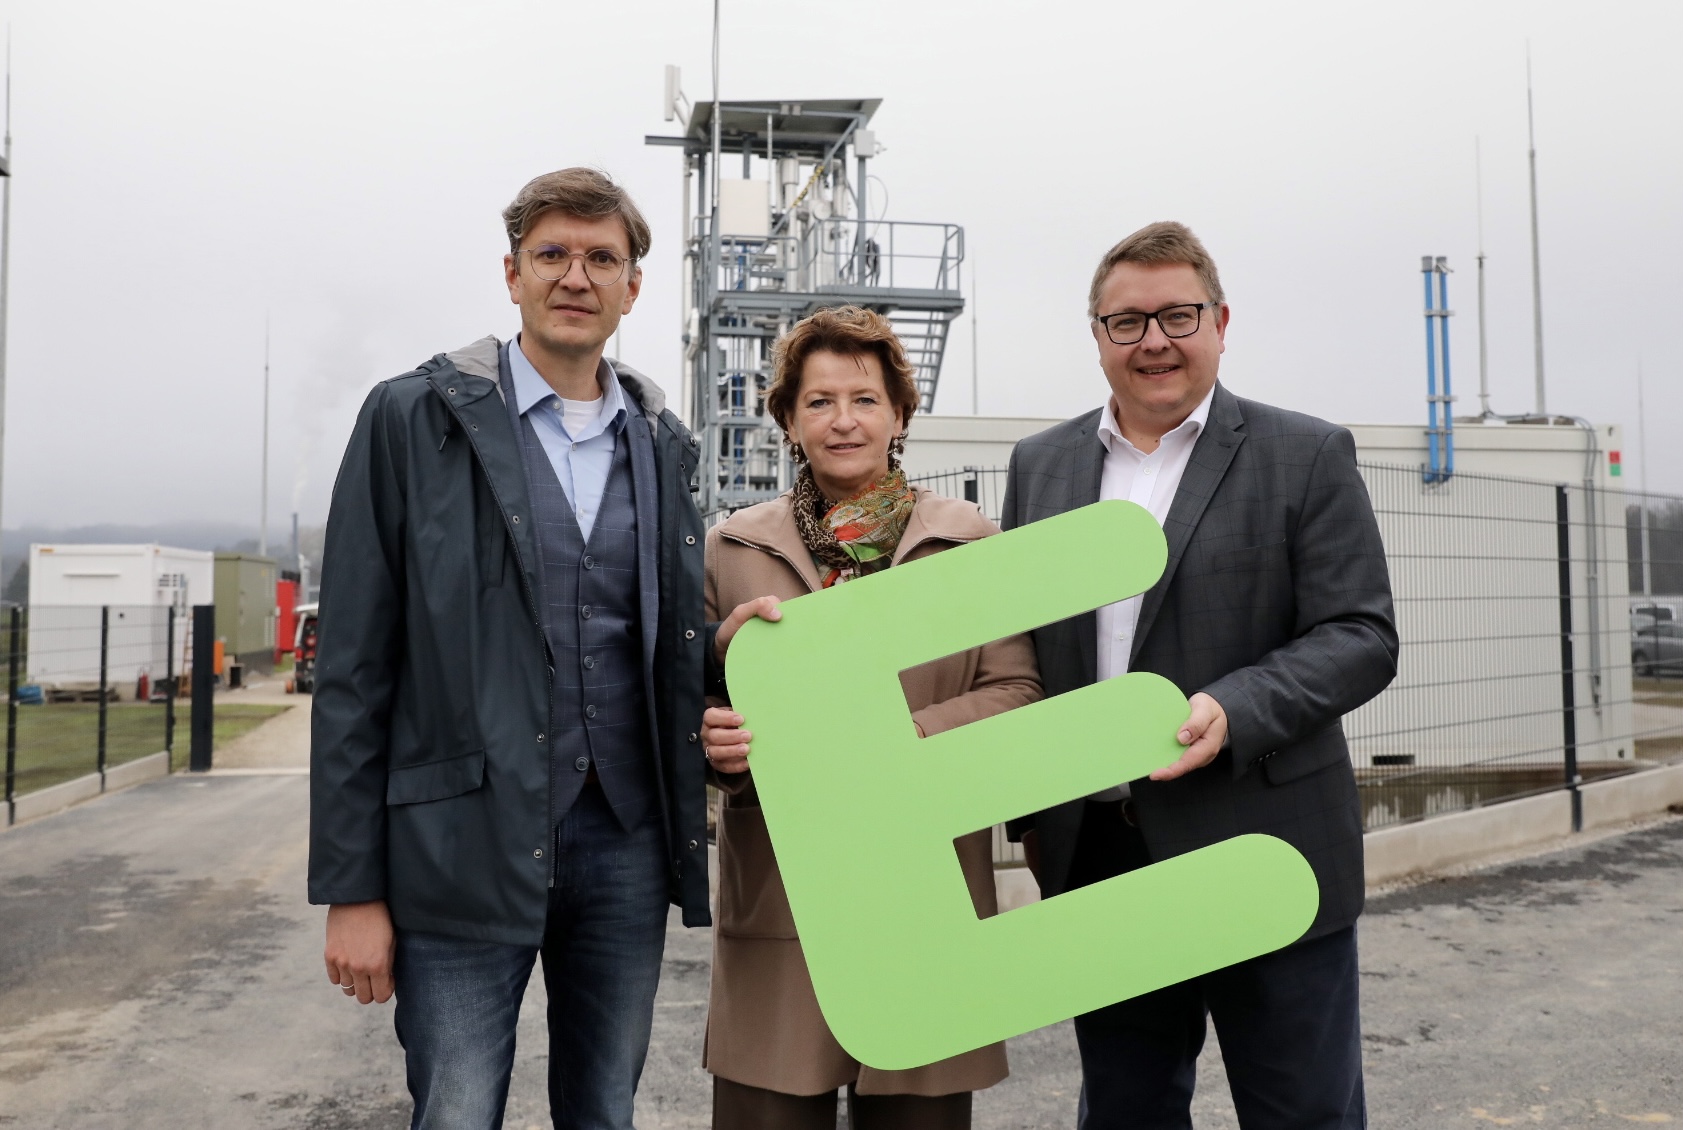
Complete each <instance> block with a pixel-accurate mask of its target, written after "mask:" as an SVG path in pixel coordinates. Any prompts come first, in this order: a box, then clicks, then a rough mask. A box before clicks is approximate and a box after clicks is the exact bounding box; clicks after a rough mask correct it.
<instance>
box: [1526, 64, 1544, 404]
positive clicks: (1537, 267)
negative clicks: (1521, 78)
mask: <svg viewBox="0 0 1683 1130" xmlns="http://www.w3.org/2000/svg"><path fill="white" fill-rule="evenodd" d="M1525 133H1526V138H1527V139H1528V141H1529V143H1530V153H1531V348H1532V354H1533V356H1534V357H1535V358H1536V362H1537V415H1539V416H1547V415H1548V411H1549V410H1548V400H1547V397H1546V396H1545V395H1544V387H1543V265H1542V258H1541V253H1540V252H1539V251H1538V249H1537V128H1536V124H1535V122H1534V120H1533V116H1532V112H1531V44H1530V43H1527V44H1526V45H1525Z"/></svg>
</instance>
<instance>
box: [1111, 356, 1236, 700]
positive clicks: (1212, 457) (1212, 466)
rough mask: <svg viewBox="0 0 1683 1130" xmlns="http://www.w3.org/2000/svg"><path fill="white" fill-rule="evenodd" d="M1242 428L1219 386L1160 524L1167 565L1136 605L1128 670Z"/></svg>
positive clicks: (1233, 402) (1229, 397)
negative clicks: (1165, 548) (1161, 525)
mask: <svg viewBox="0 0 1683 1130" xmlns="http://www.w3.org/2000/svg"><path fill="white" fill-rule="evenodd" d="M1244 425H1245V417H1244V415H1243V414H1242V413H1240V411H1239V404H1238V401H1237V399H1236V398H1235V397H1234V396H1233V394H1232V393H1230V392H1228V391H1227V389H1226V388H1224V387H1222V385H1220V384H1219V383H1218V384H1217V385H1216V387H1215V396H1214V397H1213V398H1212V399H1211V401H1210V416H1209V420H1208V421H1207V422H1206V423H1205V425H1204V431H1203V434H1201V435H1200V436H1199V437H1198V442H1197V443H1196V444H1194V445H1193V448H1192V457H1191V458H1190V459H1189V460H1188V461H1187V464H1186V472H1185V473H1184V474H1183V475H1181V478H1180V489H1178V490H1177V491H1175V500H1174V502H1173V503H1172V504H1171V505H1170V506H1169V517H1168V519H1167V520H1166V521H1165V522H1164V523H1163V536H1164V537H1165V538H1167V539H1168V542H1169V560H1168V563H1167V564H1166V565H1164V566H1163V575H1162V576H1161V577H1159V578H1158V580H1157V583H1156V584H1155V585H1152V586H1151V588H1150V589H1149V590H1148V591H1147V592H1146V594H1145V599H1144V600H1143V601H1141V602H1140V618H1139V623H1138V624H1136V625H1135V627H1134V644H1133V648H1132V651H1131V653H1130V655H1129V657H1128V659H1129V663H1128V666H1129V668H1130V669H1132V667H1133V661H1134V660H1135V659H1136V658H1138V656H1139V653H1140V645H1141V644H1142V643H1144V642H1145V637H1146V634H1147V633H1149V632H1150V631H1151V625H1152V624H1153V623H1154V622H1155V621H1156V619H1157V611H1158V609H1160V608H1162V607H1163V597H1164V595H1165V594H1166V593H1167V592H1168V590H1169V585H1170V583H1172V582H1173V581H1174V579H1175V570H1176V569H1177V568H1179V567H1180V559H1181V557H1182V556H1184V555H1185V553H1186V547H1187V544H1188V543H1189V542H1191V540H1192V533H1193V531H1194V530H1196V529H1197V528H1198V521H1199V519H1201V518H1202V517H1203V516H1204V508H1205V507H1207V506H1208V505H1209V504H1210V499H1211V498H1212V497H1214V495H1215V492H1216V488H1217V487H1219V486H1220V485H1221V480H1222V479H1223V478H1224V477H1225V476H1226V474H1227V468H1228V467H1230V466H1231V465H1232V463H1233V456H1234V455H1235V454H1236V453H1237V452H1238V450H1239V444H1241V443H1242V442H1244V439H1245V436H1244V432H1243V431H1242V430H1241V429H1242V428H1243V427H1244ZM1089 634H1091V633H1089Z"/></svg>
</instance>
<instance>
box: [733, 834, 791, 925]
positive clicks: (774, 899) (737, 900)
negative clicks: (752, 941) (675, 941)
mask: <svg viewBox="0 0 1683 1130" xmlns="http://www.w3.org/2000/svg"><path fill="white" fill-rule="evenodd" d="M719 931H720V933H723V934H729V935H731V936H733V937H737V938H779V939H785V940H788V939H793V938H795V937H796V934H795V916H794V913H793V912H792V911H790V909H789V895H788V892H786V891H785V890H784V889H783V875H782V873H781V872H779V871H778V870H777V857H776V856H775V855H773V854H772V850H771V836H770V834H769V833H768V832H767V831H766V818H765V814H764V813H763V812H761V811H760V807H759V805H746V804H744V805H731V804H729V803H727V804H726V805H725V806H724V807H723V808H722V809H721V811H720V822H719Z"/></svg>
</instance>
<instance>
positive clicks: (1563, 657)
mask: <svg viewBox="0 0 1683 1130" xmlns="http://www.w3.org/2000/svg"><path fill="white" fill-rule="evenodd" d="M1554 523H1555V546H1556V552H1557V554H1558V556H1559V559H1560V709H1561V716H1560V728H1561V735H1560V736H1561V742H1562V745H1563V747H1564V749H1565V753H1566V757H1565V761H1566V788H1567V789H1568V790H1569V791H1570V792H1571V794H1572V830H1573V831H1574V832H1581V831H1583V830H1584V797H1583V794H1582V793H1580V792H1579V791H1578V693H1577V687H1576V685H1575V676H1574V674H1573V671H1572V523H1571V515H1570V509H1569V506H1568V499H1567V495H1566V485H1565V484H1564V483H1562V484H1559V485H1557V486H1556V487H1555V488H1554Z"/></svg>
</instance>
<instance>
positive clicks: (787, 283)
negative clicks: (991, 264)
mask: <svg viewBox="0 0 1683 1130" xmlns="http://www.w3.org/2000/svg"><path fill="white" fill-rule="evenodd" d="M963 262H964V229H963V227H961V226H960V225H958V224H943V223H925V222H919V221H910V220H874V221H871V222H869V223H861V222H860V221H858V220H852V219H841V218H833V219H827V220H814V221H809V222H806V223H804V224H803V225H802V226H801V230H799V231H797V232H794V233H791V234H782V235H769V236H755V235H738V234H733V233H730V232H724V233H721V235H720V246H719V276H718V289H719V291H720V292H727V291H752V290H777V291H792V292H795V293H801V294H805V293H810V292H815V291H827V290H834V289H835V288H837V287H843V288H847V287H872V288H877V287H880V288H890V289H908V290H934V291H953V292H957V291H958V290H959V289H960V282H961V278H960V271H961V266H962V264H963Z"/></svg>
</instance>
